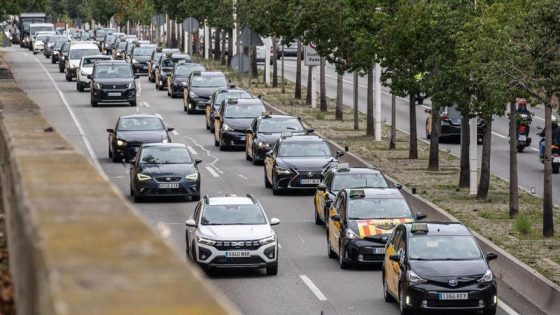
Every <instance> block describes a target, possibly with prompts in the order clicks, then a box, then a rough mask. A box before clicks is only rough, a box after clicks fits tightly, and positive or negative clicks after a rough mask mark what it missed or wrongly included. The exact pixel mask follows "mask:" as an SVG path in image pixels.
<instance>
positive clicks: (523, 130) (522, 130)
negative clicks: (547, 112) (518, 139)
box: [517, 126, 527, 133]
mask: <svg viewBox="0 0 560 315" xmlns="http://www.w3.org/2000/svg"><path fill="white" fill-rule="evenodd" d="M517 131H518V132H519V133H525V132H527V127H525V126H519V127H517Z"/></svg>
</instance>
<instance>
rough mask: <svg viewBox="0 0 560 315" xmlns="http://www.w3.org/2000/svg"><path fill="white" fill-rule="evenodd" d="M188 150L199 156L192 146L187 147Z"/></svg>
mask: <svg viewBox="0 0 560 315" xmlns="http://www.w3.org/2000/svg"><path fill="white" fill-rule="evenodd" d="M187 150H189V152H190V153H191V154H193V155H198V152H196V151H195V150H194V149H193V147H191V146H190V145H188V146H187Z"/></svg>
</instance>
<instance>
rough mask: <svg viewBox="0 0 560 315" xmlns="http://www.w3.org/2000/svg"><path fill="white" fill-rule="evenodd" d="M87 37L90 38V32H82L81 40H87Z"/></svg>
mask: <svg viewBox="0 0 560 315" xmlns="http://www.w3.org/2000/svg"><path fill="white" fill-rule="evenodd" d="M88 39H91V33H88V32H84V33H82V40H88Z"/></svg>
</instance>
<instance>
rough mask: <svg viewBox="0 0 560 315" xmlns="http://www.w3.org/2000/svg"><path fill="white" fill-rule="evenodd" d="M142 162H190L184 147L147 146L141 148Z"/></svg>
mask: <svg viewBox="0 0 560 315" xmlns="http://www.w3.org/2000/svg"><path fill="white" fill-rule="evenodd" d="M140 163H142V164H188V163H192V160H191V157H190V156H189V153H188V152H187V149H186V148H182V147H149V148H143V149H142V157H141V158H140Z"/></svg>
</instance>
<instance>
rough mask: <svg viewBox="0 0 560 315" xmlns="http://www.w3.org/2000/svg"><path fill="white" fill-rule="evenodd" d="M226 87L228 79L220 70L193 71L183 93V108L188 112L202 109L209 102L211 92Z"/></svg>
mask: <svg viewBox="0 0 560 315" xmlns="http://www.w3.org/2000/svg"><path fill="white" fill-rule="evenodd" d="M228 87H229V83H228V80H227V79H226V76H225V74H223V73H222V72H210V71H207V72H198V71H194V72H193V73H191V75H190V77H189V80H188V85H187V86H186V88H187V89H186V90H185V93H183V110H184V111H185V112H187V113H188V114H192V113H194V112H202V111H204V110H205V109H206V104H209V103H210V97H211V96H212V94H213V93H214V92H216V91H217V90H223V89H227V88H228Z"/></svg>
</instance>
